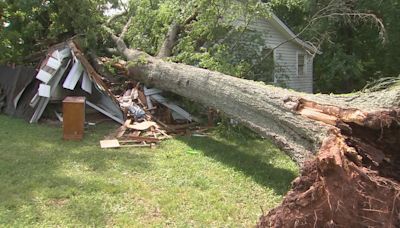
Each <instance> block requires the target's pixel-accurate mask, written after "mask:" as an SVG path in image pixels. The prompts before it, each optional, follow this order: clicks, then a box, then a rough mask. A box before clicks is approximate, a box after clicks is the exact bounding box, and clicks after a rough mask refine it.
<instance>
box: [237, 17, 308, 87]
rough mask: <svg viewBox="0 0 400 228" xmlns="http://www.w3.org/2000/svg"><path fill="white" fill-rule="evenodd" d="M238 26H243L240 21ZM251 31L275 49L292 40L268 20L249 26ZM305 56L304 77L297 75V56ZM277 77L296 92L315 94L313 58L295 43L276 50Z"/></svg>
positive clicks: (261, 20)
mask: <svg viewBox="0 0 400 228" xmlns="http://www.w3.org/2000/svg"><path fill="white" fill-rule="evenodd" d="M238 24H241V22H240V21H239V22H238ZM249 29H250V30H253V31H258V32H261V33H262V34H263V37H264V39H265V45H266V46H267V47H268V48H275V47H276V46H278V45H279V44H281V43H282V42H284V41H286V40H288V39H290V37H285V36H284V35H283V33H282V32H281V31H279V29H278V28H276V27H274V26H273V24H272V23H270V22H269V21H268V20H266V19H259V20H256V21H255V22H253V23H251V24H250V25H249ZM298 53H302V54H304V55H305V65H304V67H305V69H304V71H305V72H304V75H303V76H300V77H299V76H298V75H297V54H298ZM274 58H275V69H276V72H275V77H276V78H278V80H283V81H284V84H285V85H286V86H287V87H289V88H291V89H294V90H297V91H302V92H307V93H312V92H313V57H312V56H311V55H310V54H308V53H307V52H306V51H305V49H304V48H303V47H302V46H300V45H299V44H298V43H295V42H290V41H289V42H287V43H285V44H283V45H281V46H280V47H279V48H277V49H276V50H275V53H274Z"/></svg>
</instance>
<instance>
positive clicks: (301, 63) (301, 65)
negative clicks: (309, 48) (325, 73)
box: [297, 54, 305, 77]
mask: <svg viewBox="0 0 400 228" xmlns="http://www.w3.org/2000/svg"><path fill="white" fill-rule="evenodd" d="M304 70H305V55H304V54H297V76H298V77H301V76H304Z"/></svg>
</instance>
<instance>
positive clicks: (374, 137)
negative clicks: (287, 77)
mask: <svg viewBox="0 0 400 228" xmlns="http://www.w3.org/2000/svg"><path fill="white" fill-rule="evenodd" d="M113 40H114V41H115V42H116V45H117V48H118V50H119V51H120V53H122V54H123V55H124V56H125V57H126V58H127V59H128V60H129V61H130V62H129V63H128V64H127V66H126V67H127V69H128V76H129V77H131V78H132V79H134V80H139V81H141V82H143V83H145V84H147V85H149V86H154V87H157V88H160V89H163V90H166V91H171V92H173V93H176V94H179V95H181V96H184V97H187V98H189V99H192V100H194V101H196V102H200V103H203V104H205V105H207V106H211V107H213V108H216V109H219V110H222V111H223V112H224V113H226V114H227V115H229V116H231V117H232V118H235V119H237V120H239V121H240V122H242V123H243V124H244V125H246V126H247V127H249V128H250V129H252V130H254V131H256V132H258V133H259V134H260V135H261V136H262V137H265V138H268V139H270V140H272V141H273V142H274V143H275V144H276V145H277V146H278V147H280V148H281V149H282V150H283V151H284V152H286V153H287V154H288V155H289V156H290V157H291V158H292V159H293V160H295V161H296V162H297V163H298V164H299V165H300V166H301V167H302V170H303V171H302V174H301V176H300V177H299V178H297V179H296V180H295V181H294V182H293V186H292V190H291V191H290V192H289V193H288V195H287V196H286V197H285V200H284V202H283V204H282V205H281V206H279V207H277V208H276V209H274V210H272V211H271V212H269V214H267V215H263V216H262V217H261V219H260V221H259V223H258V225H259V226H261V227H263V226H266V227H310V226H314V227H323V226H327V227H335V226H350V225H351V226H355V227H364V226H371V227H377V226H379V227H396V226H398V225H400V217H399V214H400V197H399V196H400V185H399V180H400V172H399V170H400V169H399V164H400V127H399V122H400V121H399V120H400V118H399V116H400V115H399V113H400V111H399V109H398V108H399V102H400V99H399V98H400V92H399V89H398V88H396V89H391V90H386V91H382V92H375V93H368V94H363V93H359V94H354V95H351V96H339V95H312V94H304V93H299V92H295V91H292V90H288V89H283V88H278V87H274V86H270V85H264V84H263V83H260V82H254V81H249V80H244V79H240V78H236V77H232V76H228V75H224V74H222V73H218V72H213V71H209V70H206V69H200V68H196V67H193V66H187V65H184V64H177V63H171V62H165V61H162V60H160V59H158V58H154V57H151V56H149V55H148V54H146V53H143V52H140V51H137V50H132V49H128V48H127V47H126V45H125V44H124V43H123V41H122V40H121V39H119V38H118V37H116V36H113Z"/></svg>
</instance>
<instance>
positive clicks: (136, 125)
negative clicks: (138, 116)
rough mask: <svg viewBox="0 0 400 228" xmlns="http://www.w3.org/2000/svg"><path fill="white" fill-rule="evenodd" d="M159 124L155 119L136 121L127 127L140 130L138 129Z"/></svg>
mask: <svg viewBox="0 0 400 228" xmlns="http://www.w3.org/2000/svg"><path fill="white" fill-rule="evenodd" d="M156 125H157V124H156V123H155V122H153V121H143V122H141V123H134V124H130V125H128V126H127V127H128V128H129V129H134V130H138V131H144V130H147V129H149V128H151V127H153V126H156Z"/></svg>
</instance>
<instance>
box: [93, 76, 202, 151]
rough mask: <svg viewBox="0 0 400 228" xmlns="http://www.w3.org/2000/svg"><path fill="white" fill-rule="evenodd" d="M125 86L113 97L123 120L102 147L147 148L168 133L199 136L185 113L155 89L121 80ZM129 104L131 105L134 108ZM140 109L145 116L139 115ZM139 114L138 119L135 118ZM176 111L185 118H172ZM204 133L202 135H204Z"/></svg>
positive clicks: (196, 128) (168, 137)
mask: <svg viewBox="0 0 400 228" xmlns="http://www.w3.org/2000/svg"><path fill="white" fill-rule="evenodd" d="M125 84H126V85H127V88H126V90H125V91H123V92H121V91H120V95H119V96H116V99H117V101H118V102H119V104H120V107H121V109H122V110H125V111H126V112H125V115H126V118H127V120H126V121H125V123H124V124H123V125H122V126H121V127H119V128H118V129H117V130H116V132H114V133H113V134H111V135H109V136H107V137H106V139H108V140H103V141H101V142H100V144H101V146H102V148H120V147H149V148H155V147H156V144H158V143H160V142H161V140H165V139H170V138H172V136H171V135H170V134H179V135H185V134H187V135H192V130H189V129H193V131H194V133H195V135H196V136H200V135H201V136H203V135H204V134H203V133H202V132H201V131H199V130H200V129H201V128H199V127H197V125H198V124H197V123H196V122H192V120H193V118H192V117H191V115H190V114H189V113H187V112H186V111H185V110H183V109H182V108H180V107H179V106H177V105H175V104H173V103H172V102H170V101H168V100H167V99H165V98H164V97H162V96H161V95H160V93H161V92H162V91H161V90H158V89H149V88H146V87H145V86H141V85H140V84H139V83H136V82H125ZM132 107H135V108H134V109H133V108H132ZM143 112H144V113H145V115H143ZM138 113H140V114H141V115H140V118H138V117H139V116H138ZM177 113H179V114H180V115H181V116H183V117H185V118H183V119H182V118H173V117H174V114H175V115H176V114H177ZM204 136H205V135H204Z"/></svg>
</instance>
